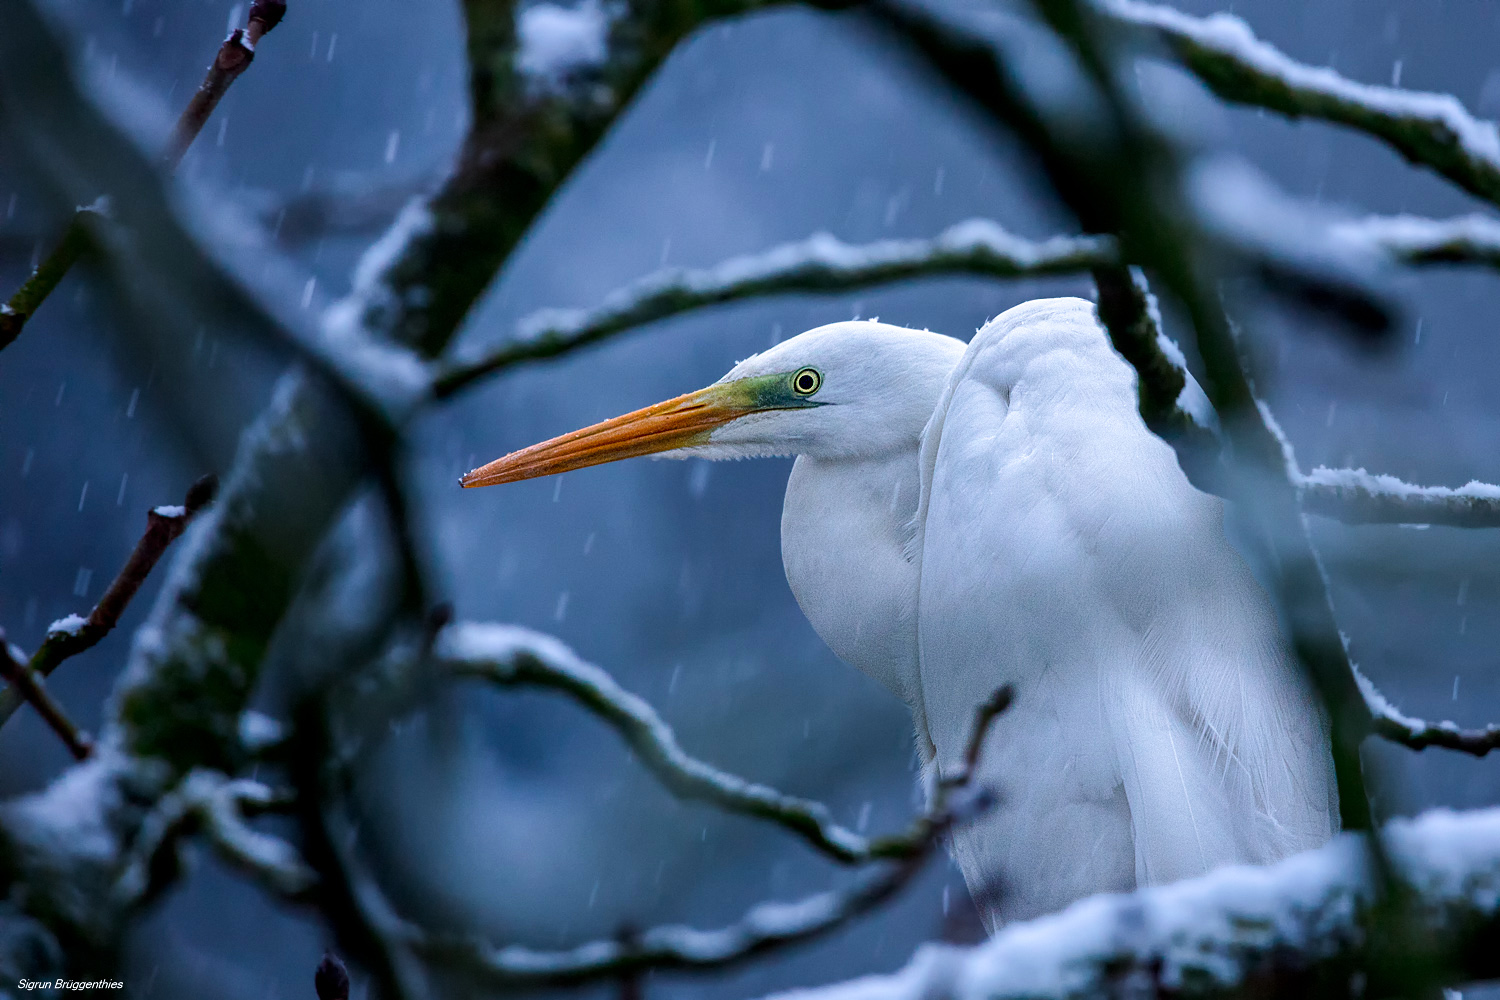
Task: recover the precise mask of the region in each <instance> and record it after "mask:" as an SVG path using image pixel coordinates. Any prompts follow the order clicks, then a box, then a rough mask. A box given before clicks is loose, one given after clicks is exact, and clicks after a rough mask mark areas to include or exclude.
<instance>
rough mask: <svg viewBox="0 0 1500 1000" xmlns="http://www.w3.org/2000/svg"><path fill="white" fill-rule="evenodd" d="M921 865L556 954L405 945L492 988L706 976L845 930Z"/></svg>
mask: <svg viewBox="0 0 1500 1000" xmlns="http://www.w3.org/2000/svg"><path fill="white" fill-rule="evenodd" d="M943 829H946V826H944V827H941V828H940V827H934V829H933V834H932V836H931V837H930V838H929V839H928V842H927V847H928V848H929V850H930V848H931V847H932V846H933V845H935V844H936V842H937V839H938V836H937V835H938V833H940V832H941V830H943ZM925 853H926V852H924V856H925ZM922 860H923V856H919V857H914V858H909V859H907V860H905V861H898V862H887V863H885V864H884V865H883V866H882V867H881V869H880V870H878V871H874V872H866V873H863V874H861V875H859V876H858V877H856V879H855V881H854V884H853V885H852V886H850V887H849V888H847V889H834V890H829V891H827V892H820V893H816V894H814V895H812V896H808V897H807V898H805V899H800V900H797V901H795V902H789V903H777V902H768V903H760V904H757V905H756V906H754V907H753V908H751V909H750V910H749V912H747V913H746V914H745V915H744V916H743V917H741V918H740V919H739V920H738V921H737V922H735V923H733V924H731V925H729V926H727V927H720V928H716V929H714V930H700V929H698V928H695V927H683V926H664V927H653V928H651V929H650V930H647V931H643V932H640V933H637V934H632V935H629V936H627V937H622V938H617V939H614V940H601V941H592V942H589V943H588V944H583V945H579V946H577V947H576V948H569V949H566V950H562V951H540V950H537V949H533V948H526V947H523V946H520V945H509V946H506V947H503V948H492V947H489V946H487V945H484V944H480V943H478V942H475V941H473V940H472V939H470V938H466V937H461V936H451V935H437V934H416V935H414V936H413V937H412V939H411V941H410V946H411V948H412V950H413V951H415V952H417V953H418V954H420V955H422V956H423V957H424V958H425V959H427V960H428V961H429V962H432V963H435V964H438V965H441V966H443V967H445V968H448V969H452V970H456V971H462V972H465V973H467V974H469V975H470V976H474V977H476V978H478V979H479V980H480V981H482V982H483V983H484V984H485V985H486V986H490V987H496V988H510V989H516V988H521V987H527V988H536V987H543V986H563V985H568V984H573V983H580V982H587V981H596V980H601V979H606V980H607V979H615V978H619V977H621V976H626V975H629V974H631V973H635V972H643V971H645V970H647V969H675V970H691V971H697V972H707V971H712V970H718V969H724V968H727V967H729V966H731V965H735V964H737V963H739V962H743V961H746V960H748V959H751V958H754V957H756V956H757V955H761V954H763V953H765V952H769V951H774V950H775V949H778V948H784V947H787V946H789V945H795V944H800V943H802V942H805V941H810V940H812V939H813V938H816V937H819V936H821V935H823V934H826V933H828V932H830V931H832V930H835V929H837V928H839V927H842V926H844V925H845V924H847V923H849V922H850V921H851V920H853V919H855V918H856V917H858V916H860V915H862V914H865V913H868V912H869V911H870V910H872V909H874V908H875V907H877V906H879V905H880V904H881V903H883V902H885V901H886V900H887V899H890V898H891V897H892V896H893V895H895V894H896V892H897V891H898V890H900V889H901V888H902V886H904V885H906V884H907V883H908V882H909V881H910V880H911V878H912V876H913V875H915V874H916V873H917V872H918V871H919V870H920V869H921V862H922Z"/></svg>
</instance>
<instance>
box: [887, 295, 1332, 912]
mask: <svg viewBox="0 0 1500 1000" xmlns="http://www.w3.org/2000/svg"><path fill="white" fill-rule="evenodd" d="M921 464H922V498H921V501H920V504H919V509H918V514H917V518H918V521H917V535H916V541H915V545H916V547H917V549H918V551H919V554H920V558H921V571H920V592H919V598H918V643H919V656H920V664H919V671H920V675H921V687H922V696H923V704H924V709H925V712H926V717H927V718H926V721H927V726H928V730H929V732H930V733H931V737H932V740H933V743H934V746H935V748H936V753H937V761H938V766H939V767H940V768H942V767H944V766H945V765H951V764H952V763H954V762H955V761H956V758H957V757H958V755H959V754H961V753H962V748H963V747H964V745H965V743H966V741H967V739H968V733H969V729H970V726H971V719H972V717H973V713H974V710H975V706H976V705H977V704H978V703H979V702H980V701H982V700H983V699H984V698H985V697H986V696H987V695H988V694H989V693H990V692H991V691H992V690H993V689H994V688H995V687H997V686H998V685H1000V684H1002V683H1011V684H1013V685H1015V687H1016V689H1017V700H1016V704H1015V706H1014V708H1012V709H1011V711H1010V712H1008V713H1007V715H1006V716H1005V717H1003V718H1002V719H1001V720H999V722H998V723H997V724H996V726H995V728H994V730H993V732H992V734H991V738H990V740H989V741H988V742H987V744H986V746H985V756H984V762H983V764H982V768H981V770H982V774H983V775H984V776H985V777H986V778H987V779H988V780H989V781H990V782H991V783H993V784H995V785H996V786H997V787H998V790H999V791H1000V792H1001V794H1002V796H1003V801H1002V805H1001V806H1000V807H999V808H998V809H997V810H996V811H995V812H994V813H993V814H992V815H991V816H990V817H988V818H986V819H985V820H984V821H982V822H981V823H980V824H979V825H978V826H976V827H974V828H971V829H970V830H969V831H967V832H966V833H963V834H961V835H960V836H959V838H958V841H959V843H958V846H957V853H958V855H959V857H960V862H961V864H962V865H963V867H964V868H965V874H966V877H968V878H969V880H970V883H971V887H972V886H974V884H975V881H976V880H978V881H979V882H980V883H982V884H984V885H989V886H990V887H991V888H992V889H993V890H994V894H995V895H996V896H997V897H998V899H999V902H997V903H996V904H995V906H994V907H993V910H992V915H998V916H1001V917H1006V918H1008V917H1013V916H1025V915H1029V914H1030V913H1033V912H1041V911H1044V910H1046V909H1051V908H1054V907H1055V906H1057V905H1061V904H1063V903H1066V902H1067V901H1069V900H1070V899H1072V898H1077V896H1079V895H1083V894H1086V893H1087V892H1093V891H1099V890H1102V889H1117V888H1129V887H1131V886H1132V885H1134V884H1136V883H1137V882H1158V881H1166V880H1169V879H1171V878H1175V877H1178V876H1180V875H1185V874H1193V873H1194V872H1195V871H1201V870H1203V869H1205V868H1208V867H1213V866H1214V865H1217V864H1219V863H1222V862H1224V861H1236V860H1241V861H1258V860H1267V859H1269V858H1270V857H1273V856H1280V855H1281V854H1284V853H1289V850H1290V849H1300V848H1301V847H1305V846H1311V845H1312V844H1313V843H1316V842H1318V841H1319V840H1320V839H1325V838H1326V837H1327V836H1328V834H1329V833H1330V832H1331V825H1330V824H1331V821H1330V788H1331V784H1330V781H1331V765H1330V763H1329V760H1328V751H1327V746H1326V737H1325V736H1324V730H1323V722H1322V720H1321V718H1320V716H1319V714H1318V712H1317V710H1316V708H1315V705H1314V703H1313V701H1312V700H1311V697H1310V695H1309V693H1308V691H1307V689H1306V685H1305V684H1303V682H1302V679H1301V676H1300V674H1299V673H1298V672H1297V670H1296V669H1295V665H1294V664H1292V663H1291V662H1290V660H1289V659H1288V657H1287V656H1286V653H1285V648H1284V644H1283V643H1282V641H1281V639H1280V637H1279V634H1278V633H1277V629H1276V620H1275V616H1274V614H1273V612H1272V610H1271V606H1270V604H1269V602H1268V601H1267V599H1266V597H1265V595H1264V594H1263V593H1262V592H1261V591H1260V590H1259V588H1258V587H1257V585H1256V584H1255V582H1254V580H1253V578H1252V577H1251V576H1250V574H1249V572H1248V571H1247V570H1246V569H1245V566H1244V564H1243V562H1242V560H1240V558H1239V557H1238V555H1237V554H1236V553H1235V552H1234V550H1233V549H1232V548H1230V546H1229V545H1228V543H1227V542H1226V541H1225V539H1224V537H1223V530H1222V518H1221V510H1220V507H1219V501H1217V500H1216V499H1214V498H1212V497H1208V496H1206V495H1204V494H1202V493H1199V492H1197V491H1196V490H1194V489H1193V488H1192V487H1191V486H1190V485H1189V484H1188V482H1187V480H1186V478H1185V477H1184V476H1183V474H1182V472H1181V470H1180V469H1179V468H1178V466H1177V462H1176V458H1175V456H1174V455H1173V453H1172V451H1171V449H1170V448H1168V447H1167V445H1166V444H1164V443H1163V442H1162V441H1160V440H1159V439H1158V438H1156V437H1155V436H1154V435H1152V434H1151V433H1150V432H1149V431H1147V430H1146V428H1145V426H1144V424H1143V423H1142V422H1141V420H1140V417H1139V415H1138V413H1137V411H1136V399H1135V385H1134V374H1133V372H1132V371H1131V370H1130V368H1129V367H1128V366H1127V365H1126V364H1125V363H1124V362H1123V361H1122V360H1121V359H1120V358H1119V357H1118V356H1117V355H1115V354H1114V352H1113V351H1112V350H1111V349H1110V347H1109V344H1108V341H1107V340H1106V339H1105V337H1104V334H1103V332H1102V330H1100V328H1099V327H1098V325H1097V322H1096V320H1095V319H1094V316H1093V309H1092V306H1091V305H1090V304H1089V303H1086V302H1083V301H1082V300H1077V299H1062V300H1043V301H1041V302H1036V303H1029V304H1028V305H1027V306H1026V307H1020V308H1018V309H1016V310H1011V312H1009V313H1007V314H1006V315H1005V316H1003V317H1001V318H1000V319H999V320H997V321H996V322H995V323H992V324H991V325H990V326H988V327H986V328H985V329H984V330H982V331H981V332H980V333H979V334H978V335H977V336H976V337H975V339H974V341H973V343H972V344H971V345H970V347H969V350H968V352H967V353H966V354H965V356H964V358H963V360H962V361H961V362H960V364H959V366H958V367H957V368H956V369H955V371H954V374H953V376H952V379H951V381H950V383H949V386H948V389H947V391H946V393H945V395H944V397H943V399H942V401H941V402H940V404H939V406H938V407H937V410H936V411H935V412H934V414H933V417H932V420H931V422H930V423H929V425H928V428H927V431H926V434H925V436H924V439H923V445H922V463H921ZM997 879H998V881H997ZM981 894H983V890H981Z"/></svg>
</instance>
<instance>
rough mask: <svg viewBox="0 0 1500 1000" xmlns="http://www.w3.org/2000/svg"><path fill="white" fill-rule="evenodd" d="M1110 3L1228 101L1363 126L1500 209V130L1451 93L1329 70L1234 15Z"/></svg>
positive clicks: (1111, 10)
mask: <svg viewBox="0 0 1500 1000" xmlns="http://www.w3.org/2000/svg"><path fill="white" fill-rule="evenodd" d="M1102 9H1103V10H1104V11H1105V12H1106V13H1107V14H1108V15H1109V16H1110V17H1112V18H1114V19H1116V20H1117V21H1119V22H1121V23H1125V24H1130V25H1134V26H1136V27H1140V28H1145V29H1148V30H1151V31H1153V32H1155V33H1156V35H1157V36H1158V37H1159V38H1160V39H1161V40H1162V41H1163V42H1164V43H1165V44H1166V45H1167V47H1168V48H1169V49H1171V51H1172V52H1173V53H1174V54H1175V55H1176V56H1177V58H1178V59H1179V60H1181V62H1182V64H1183V66H1185V67H1186V68H1187V69H1188V70H1189V71H1190V72H1192V73H1193V74H1194V75H1195V76H1197V77H1198V79H1200V80H1201V81H1203V83H1204V84H1205V85H1206V86H1207V87H1208V88H1209V89H1210V90H1212V91H1213V92H1214V93H1215V94H1217V95H1219V96H1220V97H1222V98H1223V99H1224V100H1226V101H1232V102H1234V103H1237V104H1249V105H1252V106H1254V107H1259V108H1266V109H1267V110H1270V111H1276V112H1279V113H1281V114H1285V115H1289V116H1291V117H1294V118H1297V117H1308V118H1318V119H1321V120H1323V121H1327V122H1332V123H1334V124H1337V125H1346V126H1348V127H1350V128H1354V129H1358V130H1359V131H1361V132H1365V133H1366V134H1368V135H1372V136H1375V137H1376V138H1378V139H1381V140H1384V141H1385V143H1386V144H1387V145H1389V146H1390V147H1391V148H1392V149H1394V150H1396V152H1398V153H1400V154H1401V155H1402V156H1404V157H1406V159H1407V160H1409V161H1410V162H1412V163H1415V164H1419V165H1421V166H1425V167H1428V168H1430V169H1432V170H1434V171H1436V172H1437V173H1439V174H1442V175H1443V176H1444V177H1446V178H1448V179H1449V180H1450V181H1452V182H1453V183H1454V184H1457V185H1458V186H1459V187H1461V188H1463V189H1464V190H1466V191H1468V192H1470V193H1471V194H1475V195H1478V196H1479V197H1480V198H1483V199H1485V200H1486V201H1489V202H1491V203H1492V204H1496V205H1500V134H1497V132H1496V128H1495V124H1494V123H1493V122H1488V121H1483V120H1481V119H1477V118H1475V117H1474V116H1473V115H1471V114H1469V112H1468V111H1467V110H1466V109H1465V108H1464V106H1463V104H1461V103H1460V102H1459V101H1458V99H1457V98H1455V97H1453V96H1451V95H1449V94H1429V93H1420V92H1416V91H1410V90H1402V89H1401V88H1399V87H1379V86H1371V85H1369V84H1363V83H1356V82H1355V81H1353V80H1350V79H1348V78H1346V77H1343V76H1341V75H1339V74H1338V73H1337V72H1335V71H1334V70H1332V69H1329V68H1327V67H1318V66H1309V65H1306V64H1305V63H1299V62H1297V61H1296V60H1294V59H1291V58H1289V57H1288V56H1286V55H1284V54H1283V53H1282V52H1280V51H1278V50H1277V49H1276V48H1275V47H1273V46H1271V45H1269V44H1267V43H1266V42H1263V41H1261V40H1260V39H1258V38H1256V37H1255V33H1254V32H1253V31H1251V30H1250V27H1249V26H1248V25H1246V24H1245V22H1244V21H1242V20H1240V19H1239V18H1237V17H1234V16H1232V15H1230V14H1215V15H1213V16H1211V17H1207V18H1197V17H1192V16H1190V15H1188V14H1183V13H1181V12H1180V11H1177V10H1174V9H1172V8H1170V7H1162V6H1157V5H1155V4H1149V3H1138V2H1134V0H1110V2H1109V3H1107V4H1105V5H1103V7H1102Z"/></svg>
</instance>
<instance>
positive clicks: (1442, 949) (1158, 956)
mask: <svg viewBox="0 0 1500 1000" xmlns="http://www.w3.org/2000/svg"><path fill="white" fill-rule="evenodd" d="M1384 830H1385V839H1386V842H1387V843H1388V845H1389V847H1390V853H1391V860H1392V862H1393V864H1395V865H1396V866H1397V868H1398V870H1399V871H1400V873H1401V876H1402V878H1403V882H1404V884H1405V885H1407V886H1409V887H1410V893H1411V900H1410V902H1411V906H1410V907H1409V909H1408V911H1407V914H1408V915H1409V918H1410V920H1411V923H1410V924H1409V925H1407V931H1408V934H1409V937H1406V938H1404V940H1403V941H1401V942H1392V940H1391V937H1390V935H1388V934H1387V933H1385V932H1384V931H1383V929H1382V925H1381V920H1382V919H1384V917H1383V911H1382V908H1381V907H1380V906H1379V905H1378V904H1377V900H1378V893H1377V890H1376V888H1375V886H1374V885H1372V879H1371V873H1370V869H1369V866H1368V863H1367V858H1366V855H1365V853H1364V849H1363V846H1362V844H1361V840H1362V838H1360V837H1358V836H1356V835H1351V834H1345V835H1343V836H1341V837H1338V838H1337V839H1335V840H1334V841H1333V842H1332V843H1330V844H1327V845H1325V846H1323V847H1321V848H1318V849H1317V850H1314V851H1309V852H1307V853H1305V854H1299V855H1297V856H1295V857H1292V858H1288V859H1286V860H1285V861H1282V862H1280V863H1279V864H1276V865H1273V866H1269V867H1255V866H1249V865H1246V866H1238V867H1230V868H1221V869H1219V870H1217V871H1214V872H1212V873H1210V874H1208V875H1204V876H1201V877H1199V878H1196V879H1192V880H1190V881H1186V882H1178V883H1175V884H1172V885H1166V886H1158V887H1155V888H1151V889H1144V890H1140V891H1137V892H1134V893H1129V894H1120V895H1105V896H1096V897H1094V898H1093V899H1090V900H1086V901H1084V902H1082V903H1078V904H1076V905H1074V906H1072V907H1070V908H1068V909H1067V910H1064V911H1063V912H1062V913H1059V914H1055V915H1052V916H1047V917H1042V918H1040V919H1037V920H1033V921H1030V922H1027V923H1021V924H1013V925H1011V926H1009V927H1006V928H1004V929H1002V930H1001V931H1000V932H999V933H998V934H997V935H996V936H995V937H993V938H991V939H990V940H989V941H987V942H985V943H984V944H981V945H978V946H976V947H974V948H971V949H960V948H941V947H927V948H923V949H922V950H920V951H919V952H917V954H916V956H915V957H914V958H913V959H912V960H911V962H909V963H908V964H907V966H906V967H905V968H904V969H901V970H900V971H898V972H896V973H893V974H890V975H883V976H866V977H864V978H862V979H858V980H855V981H853V982H849V983H843V984H839V985H835V986H827V987H821V988H814V989H806V990H794V991H791V992H788V993H783V994H780V995H779V997H780V1000H960V998H978V997H984V998H985V1000H1021V998H1027V1000H1035V998H1038V997H1048V998H1057V1000H1062V998H1066V997H1092V996H1100V997H1105V996H1111V997H1112V996H1143V997H1152V996H1155V997H1162V996H1170V997H1178V998H1184V1000H1187V998H1194V1000H1230V998H1245V1000H1249V998H1253V997H1267V996H1319V997H1331V998H1340V1000H1355V998H1359V997H1366V996H1370V995H1375V994H1376V991H1377V989H1379V988H1380V987H1381V986H1389V985H1391V984H1388V983H1386V984H1377V983H1376V982H1375V981H1372V977H1373V973H1372V970H1379V969H1383V968H1390V967H1391V966H1390V965H1389V964H1388V963H1389V961H1390V960H1391V958H1392V952H1397V953H1398V954H1404V955H1405V956H1408V957H1414V956H1411V951H1410V949H1411V948H1412V947H1413V945H1412V942H1413V941H1419V942H1421V943H1422V944H1421V945H1419V946H1417V947H1423V948H1424V949H1425V948H1428V947H1430V948H1431V952H1427V951H1426V950H1424V951H1423V952H1422V953H1421V954H1420V959H1425V960H1426V962H1424V968H1428V969H1430V970H1432V972H1433V979H1429V980H1424V986H1425V988H1427V989H1434V988H1435V987H1436V986H1438V985H1456V984H1458V983H1463V982H1471V981H1475V980H1484V979H1490V978H1493V977H1494V976H1496V975H1497V974H1500V903H1497V895H1496V893H1495V892H1494V887H1495V885H1496V884H1497V883H1500V810H1496V809H1486V810H1476V811H1474V812H1467V813H1452V812H1448V811H1446V810H1438V811H1434V812H1430V813H1427V814H1425V815H1423V816H1420V817H1418V818H1416V819H1414V820H1398V821H1395V822H1392V823H1390V824H1389V825H1387V826H1386V827H1385V828H1384Z"/></svg>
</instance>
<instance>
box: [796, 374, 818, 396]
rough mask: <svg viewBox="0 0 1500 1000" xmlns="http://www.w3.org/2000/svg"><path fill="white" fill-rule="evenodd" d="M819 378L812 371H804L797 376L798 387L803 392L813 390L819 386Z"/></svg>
mask: <svg viewBox="0 0 1500 1000" xmlns="http://www.w3.org/2000/svg"><path fill="white" fill-rule="evenodd" d="M817 384H818V379H817V376H815V375H814V374H813V373H812V372H803V373H802V374H801V375H798V376H797V389H798V390H799V391H801V392H812V391H813V389H815V388H816V387H817Z"/></svg>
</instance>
